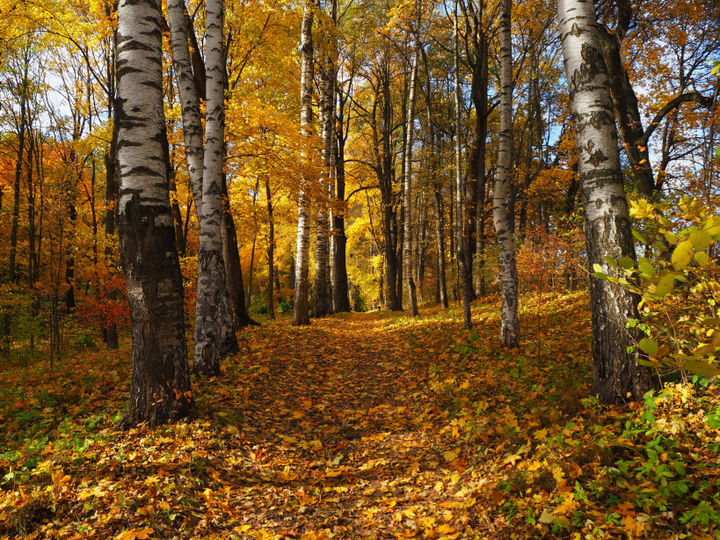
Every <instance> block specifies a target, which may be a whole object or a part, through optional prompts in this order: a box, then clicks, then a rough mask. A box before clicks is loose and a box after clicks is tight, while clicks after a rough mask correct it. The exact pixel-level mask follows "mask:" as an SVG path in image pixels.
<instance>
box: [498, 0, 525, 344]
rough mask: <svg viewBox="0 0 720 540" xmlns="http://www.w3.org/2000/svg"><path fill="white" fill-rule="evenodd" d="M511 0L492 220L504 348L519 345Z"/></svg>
mask: <svg viewBox="0 0 720 540" xmlns="http://www.w3.org/2000/svg"><path fill="white" fill-rule="evenodd" d="M511 6H512V1H511V0H502V14H501V16H500V133H499V135H498V165H497V173H496V175H495V187H494V189H493V222H494V224H495V234H496V235H497V239H498V243H499V244H500V268H501V272H502V277H501V280H502V321H501V330H500V339H501V341H502V344H503V346H505V347H517V346H518V344H519V328H518V278H517V267H516V265H515V244H514V242H513V220H514V218H515V216H514V215H512V214H510V213H509V212H508V194H509V191H510V189H509V188H510V182H511V181H512V90H513V88H512V87H513V73H512V42H511V31H510V30H511V29H510V9H511Z"/></svg>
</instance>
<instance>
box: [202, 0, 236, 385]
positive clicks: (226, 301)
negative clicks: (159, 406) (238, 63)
mask: <svg viewBox="0 0 720 540" xmlns="http://www.w3.org/2000/svg"><path fill="white" fill-rule="evenodd" d="M205 39H206V61H207V87H206V91H207V105H206V108H207V112H206V114H205V151H204V156H203V182H202V208H201V209H200V235H199V244H198V286H197V304H196V306H197V307H196V311H195V356H194V359H195V362H194V370H195V371H196V372H198V373H202V374H204V375H218V374H219V373H220V362H221V361H222V359H223V358H225V357H226V356H228V355H232V354H235V353H236V352H237V351H238V344H237V339H236V337H235V331H234V326H233V309H232V304H231V301H230V295H229V293H228V284H227V276H226V273H225V261H224V257H223V241H222V228H223V227H224V211H223V189H222V184H223V155H224V151H223V148H224V141H225V53H224V50H223V2H222V0H210V1H208V2H207V8H206V14H205Z"/></svg>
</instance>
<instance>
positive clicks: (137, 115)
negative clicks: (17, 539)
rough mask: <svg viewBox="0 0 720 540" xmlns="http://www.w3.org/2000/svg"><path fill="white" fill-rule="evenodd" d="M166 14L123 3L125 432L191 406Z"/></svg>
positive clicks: (154, 3)
mask: <svg viewBox="0 0 720 540" xmlns="http://www.w3.org/2000/svg"><path fill="white" fill-rule="evenodd" d="M161 41H162V13H161V10H160V2H159V1H158V0H149V1H147V2H135V1H133V0H122V1H121V2H120V4H119V6H118V31H117V84H118V88H117V92H118V94H117V110H116V120H117V123H118V127H117V141H118V143H117V169H118V179H119V200H118V229H119V233H120V254H121V258H122V263H123V267H124V270H125V277H126V281H127V293H128V300H129V302H130V316H131V323H132V336H133V367H132V382H131V385H130V402H129V405H128V410H127V412H126V414H125V417H124V418H123V420H122V422H121V425H122V426H123V427H130V426H133V425H135V424H137V423H140V422H147V423H149V424H150V425H156V424H160V423H163V422H167V421H174V420H177V419H179V418H182V417H184V416H186V415H187V414H188V412H189V410H190V407H191V404H192V392H191V390H190V374H189V370H188V364H187V346H186V343H185V322H184V318H183V289H182V275H181V274H180V264H179V261H178V253H177V246H176V245H175V230H174V225H173V218H172V211H171V208H170V196H169V185H168V175H167V170H166V164H165V159H163V149H162V134H163V132H164V130H165V117H164V113H163V96H162V42H161Z"/></svg>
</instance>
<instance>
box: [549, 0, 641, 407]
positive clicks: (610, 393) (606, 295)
mask: <svg viewBox="0 0 720 540" xmlns="http://www.w3.org/2000/svg"><path fill="white" fill-rule="evenodd" d="M558 20H559V25H560V39H561V41H562V48H563V56H564V59H565V70H566V72H567V80H568V85H569V91H570V105H571V110H572V118H573V124H574V126H575V137H576V143H577V149H578V172H579V177H580V190H581V193H582V197H583V202H584V206H585V243H586V246H587V253H588V264H589V266H590V268H592V267H593V265H595V264H599V265H600V266H601V267H602V268H603V270H604V271H605V272H610V271H611V269H610V268H609V267H608V264H607V263H606V262H605V257H613V258H620V257H630V258H632V259H635V249H634V245H633V239H632V233H631V228H630V219H629V213H628V205H627V200H626V198H625V189H624V186H623V175H622V171H621V169H620V158H619V152H618V146H617V133H616V131H615V121H614V116H613V104H612V101H611V99H610V83H609V81H608V75H607V68H606V65H605V62H604V59H603V55H602V49H601V44H600V42H599V37H598V34H599V32H600V28H599V27H598V23H597V20H596V18H595V10H594V6H593V3H592V2H591V1H589V0H559V1H558ZM637 301H638V299H637V297H636V296H634V295H632V294H631V293H630V292H629V291H627V290H626V289H623V288H621V287H619V286H617V285H613V284H611V283H609V282H607V281H602V280H598V279H596V278H594V277H591V278H590V303H591V310H592V327H593V343H592V350H593V393H595V394H597V395H599V397H600V400H601V401H603V402H604V403H621V402H624V401H626V400H627V399H629V398H630V399H640V398H642V396H643V394H644V393H645V392H646V391H647V390H649V389H650V388H651V387H652V378H651V371H650V369H648V368H645V367H641V366H640V365H638V363H637V361H636V359H635V357H634V355H631V354H629V353H628V352H627V347H629V346H630V345H632V344H633V343H634V340H633V337H632V336H631V335H630V333H629V331H628V329H627V328H626V322H627V319H628V318H635V317H637Z"/></svg>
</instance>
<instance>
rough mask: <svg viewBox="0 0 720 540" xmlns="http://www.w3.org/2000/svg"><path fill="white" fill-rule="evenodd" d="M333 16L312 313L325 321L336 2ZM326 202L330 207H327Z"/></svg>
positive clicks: (323, 85) (326, 61) (325, 69)
mask: <svg viewBox="0 0 720 540" xmlns="http://www.w3.org/2000/svg"><path fill="white" fill-rule="evenodd" d="M329 11H330V13H327V14H324V16H323V18H322V21H323V25H322V27H323V30H324V32H323V34H324V38H325V39H324V41H325V44H324V45H325V47H324V49H325V50H324V52H323V53H322V54H321V55H320V60H319V62H318V72H319V75H320V83H319V87H320V104H319V111H320V112H319V114H318V116H319V119H320V136H321V139H322V165H323V170H324V172H323V174H322V177H321V178H322V179H321V187H322V189H323V192H324V193H326V194H327V199H325V197H323V198H322V199H321V200H320V201H319V204H318V205H317V233H316V243H315V284H314V287H313V301H312V311H313V316H315V317H323V316H325V315H328V314H330V313H332V312H333V302H332V276H331V265H330V258H331V251H330V219H331V213H330V211H329V209H330V206H329V204H328V203H329V202H330V201H331V199H332V198H333V195H334V193H335V172H336V171H335V155H336V152H337V148H336V144H335V86H336V82H337V81H336V79H337V70H336V68H335V58H334V49H335V42H334V41H335V31H334V19H335V11H336V8H335V2H331V4H330V9H329ZM326 200H327V203H326Z"/></svg>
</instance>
